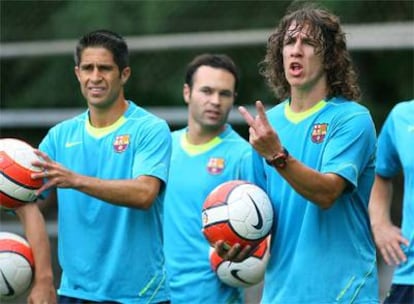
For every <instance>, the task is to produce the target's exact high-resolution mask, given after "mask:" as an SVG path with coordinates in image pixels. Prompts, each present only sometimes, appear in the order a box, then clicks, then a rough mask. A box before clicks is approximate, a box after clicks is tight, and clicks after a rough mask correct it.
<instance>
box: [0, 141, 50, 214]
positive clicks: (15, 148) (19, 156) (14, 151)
mask: <svg viewBox="0 0 414 304" xmlns="http://www.w3.org/2000/svg"><path fill="white" fill-rule="evenodd" d="M33 150H34V149H33V147H32V146H31V145H29V144H28V143H26V142H24V141H22V140H19V139H15V138H1V139H0V206H1V208H3V209H16V208H18V207H20V206H22V205H23V204H25V203H29V202H33V201H35V200H36V199H37V196H36V194H35V191H36V190H37V189H39V188H40V187H41V186H42V185H43V180H42V179H32V178H31V174H32V173H34V172H41V171H42V169H40V168H38V167H35V166H33V165H32V162H33V161H34V160H37V159H39V158H38V156H37V155H36V154H35V153H34V152H33Z"/></svg>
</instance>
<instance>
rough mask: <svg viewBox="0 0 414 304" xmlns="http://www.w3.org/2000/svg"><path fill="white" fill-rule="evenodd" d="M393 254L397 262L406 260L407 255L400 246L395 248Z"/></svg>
mask: <svg viewBox="0 0 414 304" xmlns="http://www.w3.org/2000/svg"><path fill="white" fill-rule="evenodd" d="M395 255H396V258H397V259H398V264H400V263H405V262H406V261H407V256H406V255H405V253H404V251H402V250H401V248H400V247H398V248H396V250H395Z"/></svg>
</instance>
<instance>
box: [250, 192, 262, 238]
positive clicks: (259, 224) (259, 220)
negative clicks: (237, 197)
mask: <svg viewBox="0 0 414 304" xmlns="http://www.w3.org/2000/svg"><path fill="white" fill-rule="evenodd" d="M247 196H248V197H249V198H250V200H251V201H252V203H253V206H254V209H255V210H256V214H257V224H256V225H252V226H253V227H254V228H256V229H257V230H259V229H262V227H263V218H262V215H261V214H260V211H259V208H257V205H256V202H255V201H254V199H253V198H252V197H251V196H250V195H249V194H247Z"/></svg>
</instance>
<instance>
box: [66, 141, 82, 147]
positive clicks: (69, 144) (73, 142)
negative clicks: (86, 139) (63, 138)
mask: <svg viewBox="0 0 414 304" xmlns="http://www.w3.org/2000/svg"><path fill="white" fill-rule="evenodd" d="M81 143H82V142H81V141H72V142H67V143H66V144H65V147H66V148H70V147H73V146H77V145H80V144H81Z"/></svg>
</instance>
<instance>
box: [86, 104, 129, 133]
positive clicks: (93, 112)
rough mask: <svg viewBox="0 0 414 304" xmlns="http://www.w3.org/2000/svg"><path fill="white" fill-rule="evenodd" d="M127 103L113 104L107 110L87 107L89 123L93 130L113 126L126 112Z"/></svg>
mask: <svg viewBox="0 0 414 304" xmlns="http://www.w3.org/2000/svg"><path fill="white" fill-rule="evenodd" d="M127 108H128V102H127V101H126V100H125V99H123V100H122V101H119V102H116V103H114V104H113V105H112V106H111V107H108V108H99V107H94V106H90V107H89V121H90V123H91V125H92V126H93V127H95V128H104V127H108V126H110V125H112V124H114V123H115V122H116V121H117V120H118V119H119V118H120V117H121V116H122V115H123V114H124V113H125V111H126V110H127Z"/></svg>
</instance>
